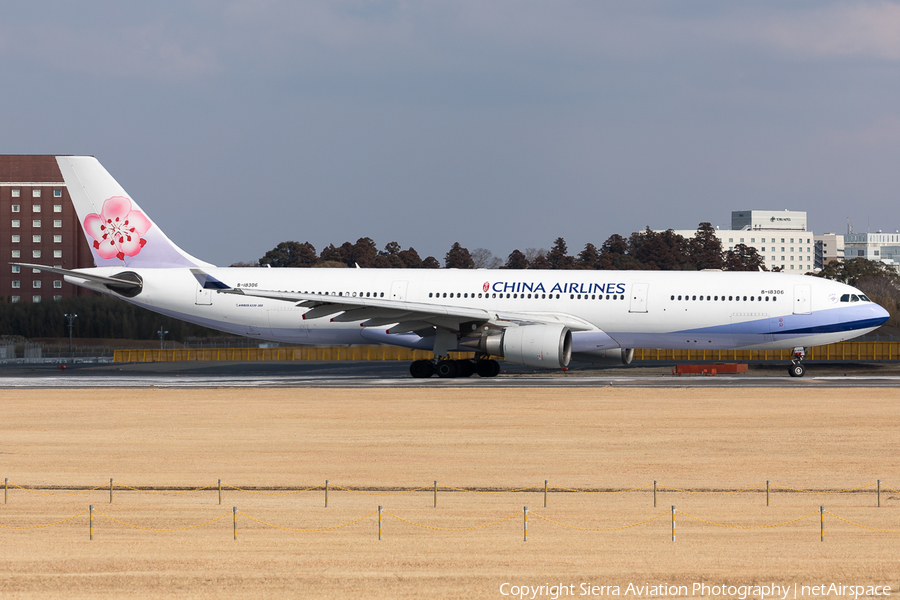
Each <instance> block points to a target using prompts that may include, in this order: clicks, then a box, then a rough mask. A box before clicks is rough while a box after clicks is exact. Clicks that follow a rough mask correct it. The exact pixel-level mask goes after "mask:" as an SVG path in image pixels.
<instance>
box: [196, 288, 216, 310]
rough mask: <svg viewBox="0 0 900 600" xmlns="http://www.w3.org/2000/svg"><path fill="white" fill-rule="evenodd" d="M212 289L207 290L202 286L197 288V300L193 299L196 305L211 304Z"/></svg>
mask: <svg viewBox="0 0 900 600" xmlns="http://www.w3.org/2000/svg"><path fill="white" fill-rule="evenodd" d="M213 291H214V290H207V289H205V288H202V287H198V288H197V300H196V301H195V302H196V304H198V305H204V306H209V305H211V304H212V295H213Z"/></svg>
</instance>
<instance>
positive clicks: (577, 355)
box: [572, 348, 634, 366]
mask: <svg viewBox="0 0 900 600" xmlns="http://www.w3.org/2000/svg"><path fill="white" fill-rule="evenodd" d="M633 358H634V348H610V349H608V350H592V351H590V352H574V353H573V354H572V360H575V361H578V362H586V363H592V364H595V365H611V366H614V365H625V366H628V365H630V364H631V359H633Z"/></svg>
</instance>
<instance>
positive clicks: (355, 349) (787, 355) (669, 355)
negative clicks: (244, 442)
mask: <svg viewBox="0 0 900 600" xmlns="http://www.w3.org/2000/svg"><path fill="white" fill-rule="evenodd" d="M450 356H451V358H454V359H464V358H473V357H474V356H475V353H474V352H451V353H450ZM791 357H792V351H791V350H699V349H698V350H666V349H647V348H644V349H636V350H635V351H634V360H636V361H718V362H736V361H757V360H759V361H778V360H784V361H786V360H790V359H791ZM431 358H434V354H433V353H432V352H431V351H430V350H410V349H407V348H397V347H394V346H293V347H291V346H284V347H278V348H184V349H179V348H175V349H166V350H116V351H115V354H114V359H113V362H118V363H126V362H183V361H343V360H354V361H355V360H370V361H386V360H398V361H410V360H419V359H425V360H429V359H431ZM806 359H807V360H820V361H822V360H824V361H831V360H835V361H844V360H898V359H900V342H839V343H836V344H828V345H827V346H813V347H812V348H810V349H809V350H808V351H807V353H806Z"/></svg>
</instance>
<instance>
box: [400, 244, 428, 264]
mask: <svg viewBox="0 0 900 600" xmlns="http://www.w3.org/2000/svg"><path fill="white" fill-rule="evenodd" d="M397 256H398V257H399V258H400V260H401V261H403V266H404V267H405V268H407V269H421V268H423V265H422V259H421V258H419V253H418V252H416V249H415V248H413V247H412V246H410V247H409V250H401V251H400V252H398V253H397Z"/></svg>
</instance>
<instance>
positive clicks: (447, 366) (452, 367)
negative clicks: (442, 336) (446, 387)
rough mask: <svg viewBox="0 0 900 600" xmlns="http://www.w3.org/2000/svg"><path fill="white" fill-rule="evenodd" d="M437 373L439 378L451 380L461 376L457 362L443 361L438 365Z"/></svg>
mask: <svg viewBox="0 0 900 600" xmlns="http://www.w3.org/2000/svg"><path fill="white" fill-rule="evenodd" d="M435 371H436V372H437V374H438V377H442V378H444V379H451V378H453V377H458V376H459V365H458V364H457V363H456V361H455V360H442V361H441V362H439V363H438V364H437V368H436V369H435Z"/></svg>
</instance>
